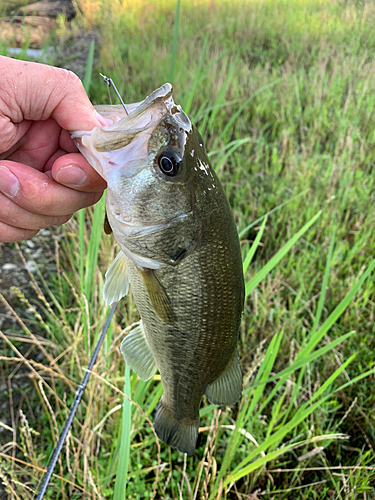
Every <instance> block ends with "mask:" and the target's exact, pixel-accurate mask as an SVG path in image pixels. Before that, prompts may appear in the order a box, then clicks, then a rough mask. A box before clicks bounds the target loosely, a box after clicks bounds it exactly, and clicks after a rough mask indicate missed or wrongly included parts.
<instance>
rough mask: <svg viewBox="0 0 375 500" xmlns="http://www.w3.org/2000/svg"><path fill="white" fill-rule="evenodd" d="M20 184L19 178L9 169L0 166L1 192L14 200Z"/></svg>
mask: <svg viewBox="0 0 375 500" xmlns="http://www.w3.org/2000/svg"><path fill="white" fill-rule="evenodd" d="M19 188H20V183H19V180H18V179H17V177H16V176H15V175H14V174H13V173H12V172H11V171H10V170H9V168H7V167H3V166H2V165H0V191H2V192H3V193H4V194H5V195H6V196H8V197H10V198H14V197H15V196H16V194H17V193H18V190H19Z"/></svg>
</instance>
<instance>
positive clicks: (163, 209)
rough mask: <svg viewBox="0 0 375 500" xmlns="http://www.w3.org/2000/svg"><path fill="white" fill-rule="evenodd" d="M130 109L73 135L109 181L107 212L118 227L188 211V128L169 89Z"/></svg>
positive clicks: (154, 221)
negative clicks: (108, 122)
mask: <svg viewBox="0 0 375 500" xmlns="http://www.w3.org/2000/svg"><path fill="white" fill-rule="evenodd" d="M129 109H130V110H131V112H130V114H129V115H126V116H123V117H122V118H120V119H118V120H117V121H115V123H113V124H111V125H109V126H103V127H96V128H94V129H93V130H91V131H87V132H73V133H72V137H73V139H74V141H75V143H76V144H77V146H78V148H79V150H80V151H81V152H82V153H83V155H84V156H85V157H86V158H87V159H88V161H89V163H90V164H91V165H92V166H93V167H94V168H95V170H96V171H97V172H98V173H99V175H101V176H102V177H103V178H104V179H105V181H106V182H107V186H108V192H107V210H108V211H109V212H110V213H111V214H112V216H113V218H115V219H116V220H117V221H118V222H119V223H124V224H130V225H137V226H141V225H145V224H148V223H152V224H160V223H162V222H166V221H168V220H170V219H172V218H175V217H178V216H179V215H182V214H184V213H186V212H189V211H190V210H191V196H190V193H189V187H188V186H187V175H186V174H187V172H186V168H185V162H184V155H185V145H186V142H187V140H188V138H189V135H190V134H191V133H192V124H191V122H190V120H189V118H188V117H187V116H186V114H185V113H184V112H183V111H182V109H181V108H180V107H179V106H177V105H176V104H175V103H174V101H173V98H172V86H171V85H170V84H169V83H167V84H165V85H163V86H162V87H160V88H159V89H157V90H155V91H154V92H153V93H152V94H150V95H149V96H148V97H147V98H146V99H145V100H144V101H142V102H141V103H139V104H138V106H136V107H135V108H134V106H132V105H130V106H129ZM120 116H121V113H118V114H117V118H119V117H120ZM112 119H115V120H116V118H113V117H112Z"/></svg>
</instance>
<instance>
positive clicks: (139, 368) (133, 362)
mask: <svg viewBox="0 0 375 500" xmlns="http://www.w3.org/2000/svg"><path fill="white" fill-rule="evenodd" d="M120 351H121V352H122V355H123V356H124V359H125V363H126V364H127V365H129V366H130V368H131V369H132V370H133V371H134V372H135V373H136V374H137V375H138V377H139V378H141V379H142V380H149V379H150V378H151V377H152V376H153V375H154V373H155V371H156V363H155V359H154V356H153V354H152V352H151V349H150V346H149V345H148V342H147V339H146V335H145V332H144V329H143V324H142V322H141V323H140V324H139V325H138V326H136V327H135V328H133V330H131V332H130V333H128V335H126V337H125V338H124V340H123V341H122V342H121V347H120Z"/></svg>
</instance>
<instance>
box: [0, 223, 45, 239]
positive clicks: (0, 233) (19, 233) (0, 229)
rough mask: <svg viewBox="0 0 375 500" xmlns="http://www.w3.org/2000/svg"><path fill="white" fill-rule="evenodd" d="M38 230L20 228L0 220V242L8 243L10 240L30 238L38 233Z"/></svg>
mask: <svg viewBox="0 0 375 500" xmlns="http://www.w3.org/2000/svg"><path fill="white" fill-rule="evenodd" d="M38 232H39V230H37V231H35V230H32V229H20V228H18V227H13V226H9V225H8V224H5V223H4V222H0V242H2V243H10V242H11V241H22V240H27V239H28V238H32V237H33V236H35V235H36V234H38Z"/></svg>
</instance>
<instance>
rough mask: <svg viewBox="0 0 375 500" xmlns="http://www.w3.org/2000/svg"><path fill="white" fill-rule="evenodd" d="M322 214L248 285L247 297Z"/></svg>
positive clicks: (298, 234)
mask: <svg viewBox="0 0 375 500" xmlns="http://www.w3.org/2000/svg"><path fill="white" fill-rule="evenodd" d="M321 214H322V212H321V211H319V212H318V213H317V214H316V215H314V217H313V218H312V219H310V220H309V222H307V224H305V225H304V226H303V227H302V229H300V230H299V231H298V232H297V233H296V234H295V235H294V236H293V237H292V238H291V239H290V240H289V241H288V243H286V244H285V245H284V246H283V247H282V248H281V249H280V250H279V251H278V252H277V254H276V255H274V256H273V257H272V259H271V260H270V261H269V262H268V263H267V264H266V265H265V266H264V267H263V268H262V269H261V270H260V271H259V272H258V273H257V274H256V275H255V276H254V277H253V278H252V279H251V280H250V281H249V282H248V283H247V284H246V288H245V295H246V297H247V296H248V295H249V294H250V293H251V292H252V291H253V290H254V288H255V287H256V286H257V285H258V284H259V283H260V282H261V281H262V280H263V279H264V278H265V277H266V276H267V274H268V273H269V272H270V271H271V270H272V269H273V268H274V267H275V266H276V265H277V264H278V263H279V262H280V260H281V259H282V258H284V257H285V255H286V254H287V253H288V252H289V250H290V249H291V248H292V246H293V245H295V244H296V243H297V241H298V240H299V239H300V238H301V236H303V235H304V234H305V232H306V231H307V230H308V229H309V228H310V227H311V226H312V225H313V224H314V222H315V221H316V220H317V219H318V218H319V217H320V216H321Z"/></svg>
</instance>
